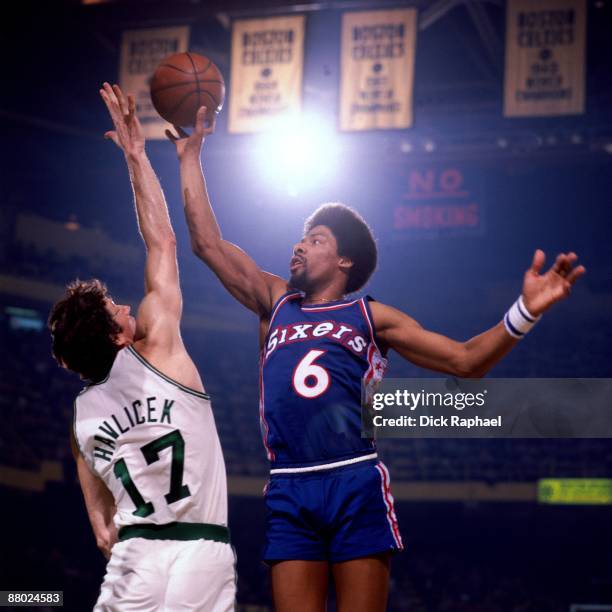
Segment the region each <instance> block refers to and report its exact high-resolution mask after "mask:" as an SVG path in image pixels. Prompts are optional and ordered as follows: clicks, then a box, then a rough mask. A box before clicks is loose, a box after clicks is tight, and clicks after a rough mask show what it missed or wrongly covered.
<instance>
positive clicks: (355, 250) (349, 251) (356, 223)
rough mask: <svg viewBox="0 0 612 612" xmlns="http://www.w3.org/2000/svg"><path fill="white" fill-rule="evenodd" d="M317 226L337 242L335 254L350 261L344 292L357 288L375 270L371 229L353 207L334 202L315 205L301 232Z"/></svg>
mask: <svg viewBox="0 0 612 612" xmlns="http://www.w3.org/2000/svg"><path fill="white" fill-rule="evenodd" d="M317 225H325V227H328V228H329V229H330V230H331V232H332V234H333V235H334V237H335V238H336V242H337V243H338V255H340V256H341V257H348V258H349V259H350V260H351V261H352V262H353V266H352V268H351V269H350V272H349V275H348V281H347V283H346V292H347V293H353V292H354V291H358V290H359V289H361V288H362V287H363V286H364V285H365V284H366V283H367V282H368V279H369V278H370V276H372V272H374V270H375V269H376V262H377V259H378V253H377V249H376V240H374V236H373V234H372V230H371V229H370V227H369V226H368V224H367V223H366V222H365V221H364V220H363V218H362V217H361V215H360V214H359V213H358V212H357V211H356V210H353V209H352V208H350V207H349V206H346V205H345V204H340V203H338V202H334V203H331V204H323V205H321V206H319V208H317V210H315V211H314V213H313V214H312V215H310V217H308V219H306V222H305V223H304V234H307V233H308V232H309V231H310V230H311V229H312V228H313V227H316V226H317Z"/></svg>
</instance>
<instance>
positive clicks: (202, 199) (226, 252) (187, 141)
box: [166, 107, 287, 317]
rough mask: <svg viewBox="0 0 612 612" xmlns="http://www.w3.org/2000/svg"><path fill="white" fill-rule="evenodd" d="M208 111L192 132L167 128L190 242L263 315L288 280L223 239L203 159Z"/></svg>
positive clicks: (201, 113)
mask: <svg viewBox="0 0 612 612" xmlns="http://www.w3.org/2000/svg"><path fill="white" fill-rule="evenodd" d="M205 115H206V109H205V108H204V107H202V108H200V110H199V111H198V114H197V119H196V126H195V129H194V131H193V133H192V134H191V135H188V134H187V133H186V132H185V131H184V130H182V129H181V128H180V127H177V126H175V129H176V131H177V134H176V135H175V134H172V132H170V131H167V132H166V134H167V136H168V138H170V140H172V141H173V142H174V144H175V145H176V150H177V154H178V158H179V162H180V172H181V187H182V191H183V198H184V204H185V216H186V218H187V226H188V227H189V235H190V236H191V246H192V249H193V252H194V253H195V254H196V255H197V256H198V257H199V258H200V259H201V260H202V261H204V263H205V264H206V265H207V266H208V267H209V268H210V269H211V270H212V271H213V272H214V273H215V274H216V275H217V276H218V277H219V280H220V281H221V282H222V283H223V285H224V286H225V288H226V289H227V290H228V291H229V292H230V293H231V294H232V295H233V296H234V297H235V298H236V299H237V300H238V301H239V302H240V303H241V304H243V305H244V306H246V307H247V308H248V309H250V310H252V311H253V312H255V313H256V314H258V315H259V316H260V317H265V316H266V315H267V314H268V313H269V312H270V311H271V309H272V306H273V305H274V302H275V301H276V299H277V298H278V297H279V296H280V295H281V294H282V293H284V292H285V291H286V290H287V283H286V281H284V280H283V279H281V278H279V277H278V276H275V275H274V274H270V273H268V272H264V271H263V270H261V269H260V268H259V267H258V266H257V264H256V263H255V262H254V261H253V260H252V259H251V257H249V256H248V255H247V254H246V253H245V252H244V251H243V250H242V249H240V248H239V247H237V246H236V245H235V244H232V243H231V242H228V241H227V240H223V238H222V236H221V230H220V229H219V225H218V223H217V220H216V218H215V214H214V212H213V209H212V206H211V204H210V199H209V197H208V191H207V189H206V181H205V179H204V174H203V172H202V165H201V160H200V152H201V148H202V143H203V142H204V139H205V137H206V136H207V135H208V134H210V133H212V132H213V130H214V124H212V125H211V126H209V127H205Z"/></svg>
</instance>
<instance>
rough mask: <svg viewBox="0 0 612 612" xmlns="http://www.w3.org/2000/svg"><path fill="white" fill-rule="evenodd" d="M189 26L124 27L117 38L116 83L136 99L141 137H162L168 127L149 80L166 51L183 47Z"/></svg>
mask: <svg viewBox="0 0 612 612" xmlns="http://www.w3.org/2000/svg"><path fill="white" fill-rule="evenodd" d="M188 44H189V27H188V26H181V27H176V28H150V29H146V30H127V31H125V32H124V33H123V38H122V40H121V60H120V62H121V63H120V68H119V84H120V86H121V89H122V90H123V92H124V93H125V94H128V93H131V94H133V95H134V98H135V99H136V114H137V115H138V118H139V119H140V122H141V123H142V128H143V131H144V136H145V138H149V139H151V138H165V137H166V136H165V135H164V130H166V129H167V128H168V127H171V126H170V124H169V123H167V122H166V121H164V120H163V119H162V118H161V117H160V116H159V115H158V114H157V111H156V110H155V109H154V108H153V103H152V102H151V92H150V90H149V83H150V81H151V77H152V76H153V72H155V68H157V65H158V64H159V62H160V61H161V60H162V59H164V57H166V56H167V55H170V54H172V53H181V52H183V51H187V48H188Z"/></svg>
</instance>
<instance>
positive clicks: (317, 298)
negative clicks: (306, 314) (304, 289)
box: [302, 294, 344, 304]
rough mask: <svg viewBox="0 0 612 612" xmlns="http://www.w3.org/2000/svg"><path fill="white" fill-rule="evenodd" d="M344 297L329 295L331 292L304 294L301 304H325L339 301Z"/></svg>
mask: <svg viewBox="0 0 612 612" xmlns="http://www.w3.org/2000/svg"><path fill="white" fill-rule="evenodd" d="M343 299H344V296H343V295H331V294H321V295H317V294H312V295H308V294H306V295H305V296H304V300H303V301H302V304H326V303H328V302H341V301H342V300H343Z"/></svg>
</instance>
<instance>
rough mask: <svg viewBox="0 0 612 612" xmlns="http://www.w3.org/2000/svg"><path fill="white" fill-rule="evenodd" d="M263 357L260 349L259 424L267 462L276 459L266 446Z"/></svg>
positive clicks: (267, 428) (266, 424)
mask: <svg viewBox="0 0 612 612" xmlns="http://www.w3.org/2000/svg"><path fill="white" fill-rule="evenodd" d="M264 348H265V347H264ZM264 357H265V350H264V349H262V354H261V358H260V360H259V422H260V423H261V424H262V425H263V428H264V434H263V438H262V439H263V443H264V447H265V449H266V455H267V456H268V461H274V460H275V459H276V455H275V454H274V452H273V451H272V449H271V448H270V447H269V446H268V434H269V433H270V428H269V427H268V423H267V422H266V416H265V414H264V413H265V409H264V384H263V360H264Z"/></svg>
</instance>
